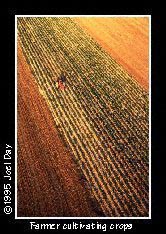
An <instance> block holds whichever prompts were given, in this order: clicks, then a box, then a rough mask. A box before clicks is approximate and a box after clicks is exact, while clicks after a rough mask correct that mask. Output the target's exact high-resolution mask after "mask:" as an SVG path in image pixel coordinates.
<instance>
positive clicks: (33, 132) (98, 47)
mask: <svg viewBox="0 0 166 234" xmlns="http://www.w3.org/2000/svg"><path fill="white" fill-rule="evenodd" d="M150 20H151V19H150V17H149V16H130V17H127V16H119V17H118V16H116V17H115V16H72V15H71V16H63V15H62V16H56V15H55V16H16V26H15V27H16V28H15V30H16V71H17V72H16V95H17V103H16V107H17V109H16V112H17V135H16V146H17V178H16V180H17V188H16V200H17V210H16V216H17V217H18V218H19V217H25V218H27V217H46V218H50V217H54V218H56V217H57V218H60V217H61V218H65V217H67V218H73V217H81V218H115V217H117V218H125V217H130V218H131V217H134V218H141V217H147V218H148V217H149V216H150V209H149V207H150V196H149V194H150V183H149V182H150V144H149V141H150V134H149V132H150V131H149V128H150V124H149V121H150V120H149V119H150V118H149V115H150V107H149V106H150V98H149V97H150V69H149V67H150V66H149V63H150V56H151V55H150V51H149V48H150V46H149V45H150Z"/></svg>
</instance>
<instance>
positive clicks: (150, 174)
mask: <svg viewBox="0 0 166 234" xmlns="http://www.w3.org/2000/svg"><path fill="white" fill-rule="evenodd" d="M151 20H152V16H151V15H150V16H149V218H150V219H151V218H152V217H151V216H152V214H151V212H152V209H151V206H152V204H151V202H152V193H151V192H152V185H151V176H152V172H151V169H152V168H151V163H152V162H151V92H152V90H151V59H152V55H151V43H152V41H151V29H152V28H151Z"/></svg>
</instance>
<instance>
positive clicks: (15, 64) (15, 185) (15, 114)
mask: <svg viewBox="0 0 166 234" xmlns="http://www.w3.org/2000/svg"><path fill="white" fill-rule="evenodd" d="M16 218H17V16H16V15H15V219H16Z"/></svg>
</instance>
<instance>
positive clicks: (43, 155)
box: [17, 44, 96, 217]
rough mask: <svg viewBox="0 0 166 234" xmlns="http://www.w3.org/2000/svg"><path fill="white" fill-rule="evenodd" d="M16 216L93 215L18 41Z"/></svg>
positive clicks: (88, 200)
mask: <svg viewBox="0 0 166 234" xmlns="http://www.w3.org/2000/svg"><path fill="white" fill-rule="evenodd" d="M17 193H18V216H30V217H32V216H96V214H95V211H94V209H93V208H92V206H91V200H90V194H89V192H88V190H87V189H86V183H83V182H82V181H81V180H80V174H79V171H78V169H77V166H76V165H75V163H74V161H73V160H72V155H71V153H70V152H69V151H68V149H67V148H66V147H65V146H64V144H63V142H62V140H61V138H60V137H59V136H58V132H57V130H56V128H55V125H54V120H53V117H52V115H51V113H50V111H49V109H48V106H47V104H46V102H45V100H44V98H43V97H42V96H41V94H40V93H39V90H38V87H37V84H36V83H35V80H34V77H33V76H32V74H31V71H30V69H29V66H28V64H27V63H26V60H25V57H24V55H23V53H22V50H21V47H20V45H19V44H18V192H17Z"/></svg>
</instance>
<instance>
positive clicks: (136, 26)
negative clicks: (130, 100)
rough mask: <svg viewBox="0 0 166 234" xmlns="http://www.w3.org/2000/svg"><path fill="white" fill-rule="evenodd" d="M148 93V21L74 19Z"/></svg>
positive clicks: (143, 19) (146, 18)
mask: <svg viewBox="0 0 166 234" xmlns="http://www.w3.org/2000/svg"><path fill="white" fill-rule="evenodd" d="M73 20H75V22H76V23H78V24H79V25H80V26H81V27H82V28H83V30H84V31H85V32H87V33H88V34H89V35H91V36H92V37H93V38H94V39H95V40H96V41H97V42H98V43H99V44H100V45H101V46H102V47H103V48H104V49H105V50H106V51H107V52H109V53H110V55H111V56H112V57H113V58H114V59H115V60H116V61H117V62H118V63H119V64H121V65H122V66H123V67H124V69H125V70H126V71H128V73H130V74H131V75H132V76H133V77H134V78H135V79H136V80H137V81H138V82H139V83H140V85H141V86H142V87H143V88H144V89H145V90H147V91H148V86H149V71H148V68H149V62H148V61H149V19H148V17H142V18H138V17H137V18H134V17H131V18H130V17H126V18H125V17H118V18H115V17H113V18H102V17H101V18H96V17H79V18H73Z"/></svg>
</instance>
